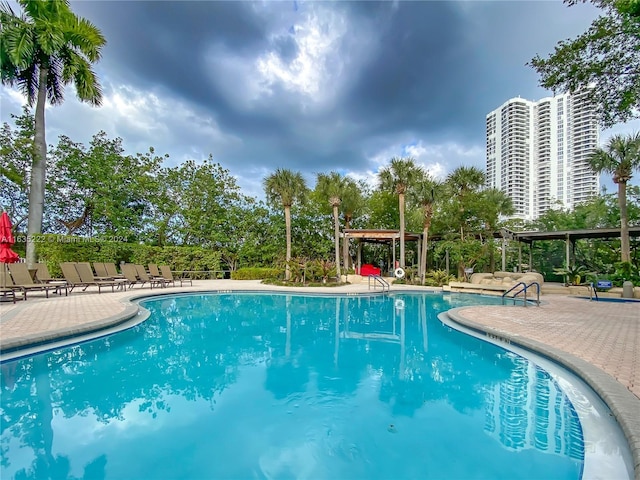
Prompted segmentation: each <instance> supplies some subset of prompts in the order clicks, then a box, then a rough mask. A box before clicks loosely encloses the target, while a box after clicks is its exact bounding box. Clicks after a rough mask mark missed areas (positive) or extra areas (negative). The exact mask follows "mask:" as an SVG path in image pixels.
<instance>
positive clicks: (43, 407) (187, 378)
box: [0, 293, 584, 480]
mask: <svg viewBox="0 0 640 480" xmlns="http://www.w3.org/2000/svg"><path fill="white" fill-rule="evenodd" d="M498 302H499V300H498V299H494V298H484V297H478V296H473V297H470V296H464V295H444V296H443V295H439V294H426V295H423V294H411V295H409V294H407V295H397V296H391V297H389V296H372V297H360V296H349V297H332V296H301V295H300V296H298V295H284V294H253V293H251V294H249V293H247V294H211V295H184V296H163V297H160V298H157V299H150V300H146V301H144V302H142V305H143V306H144V307H145V308H147V309H148V310H149V311H150V312H151V317H150V318H149V319H148V320H147V321H146V322H144V323H143V324H141V325H139V326H138V327H135V328H133V329H130V330H127V331H125V332H122V333H119V334H116V335H112V336H109V337H106V338H102V339H98V340H94V341H92V342H88V343H83V344H80V345H76V346H73V347H69V348H66V349H62V350H59V351H54V352H48V353H44V354H40V355H36V356H32V357H29V358H25V359H22V360H18V361H14V362H7V363H3V364H2V373H1V380H2V399H1V411H0V414H1V419H2V432H1V436H0V447H1V454H2V458H1V466H0V468H1V470H0V476H1V477H2V478H3V479H8V478H19V479H23V478H24V479H26V478H29V479H31V478H73V479H76V478H77V479H79V478H99V479H125V478H131V479H169V478H180V479H202V478H218V479H228V478H234V479H235V478H238V479H250V478H270V479H271V478H274V479H276V478H278V479H288V478H313V479H358V478H362V479H375V478H380V479H403V478H417V479H429V478H431V479H476V478H477V479H480V478H483V479H486V478H490V479H509V480H511V479H518V478H526V479H531V478H540V479H578V478H580V476H581V472H582V468H583V458H584V441H583V436H582V430H581V426H580V422H579V421H578V417H577V415H576V412H575V410H574V408H573V407H572V405H571V402H570V401H569V400H568V399H567V397H566V395H565V394H564V393H563V392H562V391H561V390H560V389H559V387H558V386H557V384H556V383H555V382H554V381H553V380H552V379H551V378H550V376H549V375H548V374H547V373H546V372H545V371H543V370H541V369H539V368H538V367H536V366H535V365H533V364H532V363H530V362H529V361H528V360H525V359H524V358H522V357H520V356H517V355H515V354H513V353H510V352H507V351H505V350H503V349H502V348H500V347H498V346H496V345H493V344H489V343H486V342H482V341H480V340H478V339H475V338H473V337H470V336H467V335H464V334H462V333H459V332H456V331H452V330H451V329H450V328H448V327H446V326H445V325H443V324H442V323H441V322H440V321H438V319H437V315H438V313H440V312H442V311H446V310H448V309H450V308H454V307H458V306H462V305H464V304H471V303H473V304H478V303H498Z"/></svg>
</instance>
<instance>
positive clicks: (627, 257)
mask: <svg viewBox="0 0 640 480" xmlns="http://www.w3.org/2000/svg"><path fill="white" fill-rule="evenodd" d="M589 165H590V166H591V168H592V169H593V171H594V172H596V173H603V172H606V173H610V174H612V176H613V183H615V184H617V185H618V205H619V206H620V250H621V261H622V262H630V261H631V250H630V248H629V219H628V215H627V182H628V181H629V180H631V178H632V173H633V171H634V170H638V169H640V133H635V134H632V135H629V136H627V137H624V136H622V135H614V136H613V137H611V138H610V139H609V142H608V143H607V145H606V147H605V148H604V149H602V148H598V149H596V150H595V151H594V152H593V153H592V154H591V156H590V157H589Z"/></svg>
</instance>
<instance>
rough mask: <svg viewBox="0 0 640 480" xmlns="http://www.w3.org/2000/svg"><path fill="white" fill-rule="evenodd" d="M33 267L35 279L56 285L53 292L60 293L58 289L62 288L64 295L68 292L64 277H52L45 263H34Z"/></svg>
mask: <svg viewBox="0 0 640 480" xmlns="http://www.w3.org/2000/svg"><path fill="white" fill-rule="evenodd" d="M34 267H36V281H37V282H38V283H46V284H50V285H54V286H56V287H58V288H57V289H56V292H55V293H60V290H61V289H63V288H64V294H65V296H66V295H67V294H68V291H67V281H66V280H65V279H64V278H53V277H52V276H51V274H50V273H49V267H47V264H46V263H36V264H34Z"/></svg>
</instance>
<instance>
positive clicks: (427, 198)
mask: <svg viewBox="0 0 640 480" xmlns="http://www.w3.org/2000/svg"><path fill="white" fill-rule="evenodd" d="M440 187H441V184H440V183H439V182H437V181H435V180H434V179H433V178H432V177H431V175H429V174H428V173H425V176H424V178H422V179H421V180H420V181H419V182H418V183H417V184H416V188H415V190H414V194H415V197H416V203H418V204H419V205H420V207H421V209H422V249H421V251H420V271H419V275H420V282H421V283H422V284H424V282H425V275H426V272H427V247H428V245H429V228H430V227H431V220H432V219H433V205H434V203H435V202H436V191H437V190H439V189H440Z"/></svg>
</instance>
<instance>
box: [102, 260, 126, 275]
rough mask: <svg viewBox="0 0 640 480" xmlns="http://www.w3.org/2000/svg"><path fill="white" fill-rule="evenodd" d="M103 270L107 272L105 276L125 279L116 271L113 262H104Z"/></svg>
mask: <svg viewBox="0 0 640 480" xmlns="http://www.w3.org/2000/svg"><path fill="white" fill-rule="evenodd" d="M103 265H104V269H105V270H106V271H107V275H109V276H110V277H111V278H125V276H124V275H123V274H122V273H118V269H116V264H115V263H113V262H104V264H103Z"/></svg>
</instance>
